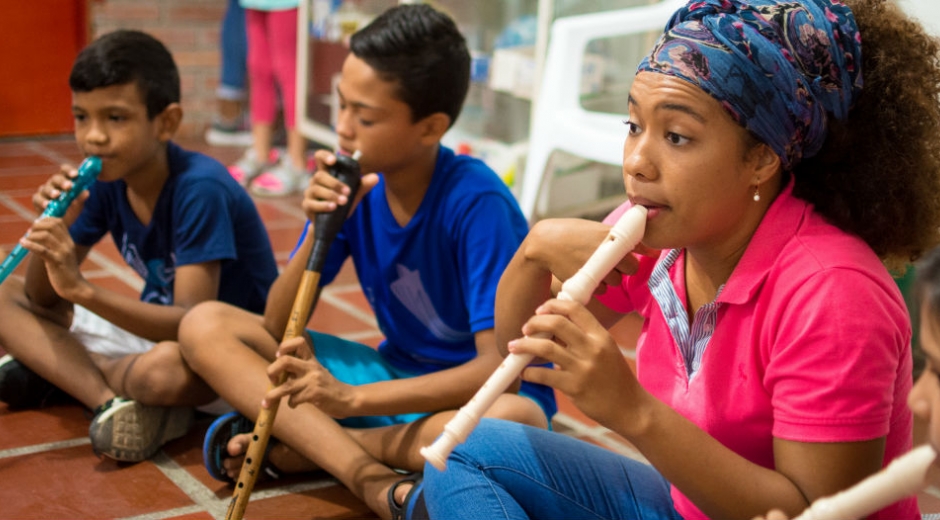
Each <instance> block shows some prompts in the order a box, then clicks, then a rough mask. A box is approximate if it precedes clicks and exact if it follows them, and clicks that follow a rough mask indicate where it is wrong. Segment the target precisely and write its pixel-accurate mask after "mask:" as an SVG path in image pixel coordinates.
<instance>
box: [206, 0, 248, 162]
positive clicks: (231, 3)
mask: <svg viewBox="0 0 940 520" xmlns="http://www.w3.org/2000/svg"><path fill="white" fill-rule="evenodd" d="M219 53H220V55H221V61H222V64H221V65H222V66H221V69H220V71H219V86H218V88H217V89H216V99H217V100H218V112H217V113H216V115H215V117H214V118H213V121H212V126H211V127H210V129H209V131H208V132H207V133H206V141H207V142H208V143H209V144H214V145H229V146H250V145H251V132H250V131H249V125H248V118H247V117H246V116H247V113H246V112H247V111H246V104H247V103H246V101H247V89H246V84H247V73H248V70H247V69H248V64H247V61H248V40H247V35H246V34H245V10H244V9H243V8H242V7H241V6H240V5H239V4H238V0H228V7H227V8H226V10H225V17H224V18H223V19H222V28H221V34H220V42H219Z"/></svg>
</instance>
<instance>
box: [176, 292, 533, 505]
mask: <svg viewBox="0 0 940 520" xmlns="http://www.w3.org/2000/svg"><path fill="white" fill-rule="evenodd" d="M278 346H279V345H278V343H277V341H276V340H275V339H274V338H273V337H272V336H271V335H270V334H269V333H268V332H267V331H266V330H265V328H264V326H263V324H262V317H261V316H258V315H255V314H251V313H249V312H246V311H244V310H242V309H238V308H236V307H232V306H229V305H226V304H221V303H218V302H207V303H203V304H200V305H199V306H197V307H195V308H194V309H193V310H192V311H190V312H189V313H188V314H187V315H186V317H185V318H184V319H183V322H182V323H181V326H180V348H181V350H182V352H183V356H184V358H185V359H186V362H187V363H188V364H189V365H190V366H191V367H192V368H193V370H195V371H196V373H198V374H199V375H200V376H201V377H202V378H203V379H204V380H205V381H206V382H208V383H209V385H210V386H212V388H214V389H216V391H217V392H218V394H219V395H220V397H222V398H223V399H225V400H226V401H227V402H228V403H230V404H231V405H232V406H233V407H234V408H235V409H236V410H238V411H240V412H241V413H242V414H243V415H245V416H246V417H248V418H249V419H251V420H252V421H255V420H256V419H257V414H258V411H259V407H260V403H261V399H262V397H264V395H265V394H266V393H267V391H268V390H269V388H270V384H271V383H270V381H269V379H268V376H267V372H266V370H267V368H268V365H270V363H271V360H273V359H274V354H275V353H276V352H277V349H278ZM282 404H283V405H282V406H280V407H279V408H278V413H277V415H276V417H275V421H274V425H273V429H272V435H273V436H274V437H276V438H277V439H278V440H279V441H280V442H281V443H282V444H279V445H277V446H274V447H272V449H271V451H270V453H269V457H270V459H269V463H271V464H272V465H274V466H275V467H276V468H277V469H278V470H280V471H282V472H287V473H289V472H299V471H310V470H315V469H319V470H324V471H326V472H328V473H329V474H331V475H333V476H334V477H336V478H337V479H338V480H339V481H340V482H342V483H343V484H344V485H345V486H346V487H347V488H348V489H349V490H350V491H352V492H353V493H354V494H355V495H356V496H358V497H359V498H360V499H362V500H363V501H364V502H365V503H366V505H367V506H368V507H369V508H370V509H372V511H374V512H376V513H377V514H379V515H380V516H382V517H383V518H390V514H391V513H390V510H389V504H388V499H387V495H388V490H389V489H390V488H391V487H392V486H393V485H394V484H395V483H397V482H398V481H399V480H401V479H402V478H403V475H402V474H401V473H399V472H398V471H395V469H398V470H405V471H409V472H418V471H421V470H422V469H423V468H424V459H423V458H422V457H421V455H420V453H419V449H420V448H421V447H423V446H426V445H428V444H431V443H432V442H433V441H434V439H435V438H437V436H438V435H439V434H440V433H441V432H442V431H443V428H444V425H445V424H446V423H447V421H448V420H450V418H451V417H452V416H453V414H454V413H455V412H454V411H448V412H442V413H437V414H433V415H429V416H426V417H424V418H421V419H418V420H416V421H413V422H410V423H406V424H395V425H391V426H383V427H377V428H346V427H343V426H342V425H340V424H339V423H338V422H337V421H336V419H334V418H332V417H330V416H328V415H326V414H325V413H323V412H322V411H320V410H319V409H318V408H317V407H315V406H313V405H311V404H308V403H302V404H300V405H298V406H297V407H295V408H291V407H290V406H287V403H282ZM487 416H489V417H499V418H503V419H509V420H514V421H517V422H523V423H526V424H532V425H535V426H541V427H545V426H546V424H547V421H546V418H545V414H544V413H543V412H542V410H541V408H540V407H539V406H538V405H537V404H535V402H534V401H532V400H530V399H528V398H526V397H521V396H518V395H511V394H507V395H504V396H501V397H500V399H499V400H498V401H497V403H496V405H494V406H493V407H492V408H491V409H490V412H489V413H488V414H487ZM249 441H250V435H249V434H244V435H238V436H235V437H233V438H232V439H231V441H230V442H229V445H228V451H229V453H230V454H232V455H233V457H232V459H230V460H227V461H226V462H225V463H224V465H225V469H226V470H227V471H228V472H229V476H230V477H232V478H233V479H235V478H237V476H238V472H239V470H240V468H241V466H240V463H241V460H242V458H243V455H244V452H245V451H246V450H247V447H248V443H249ZM408 489H409V487H408V486H404V485H403V486H399V488H396V498H397V499H398V502H399V503H400V501H401V499H402V498H403V496H404V495H405V494H406V493H407V491H408ZM398 495H401V496H398Z"/></svg>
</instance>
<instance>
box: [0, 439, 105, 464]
mask: <svg viewBox="0 0 940 520" xmlns="http://www.w3.org/2000/svg"><path fill="white" fill-rule="evenodd" d="M84 444H91V439H90V438H88V437H78V438H75V439H67V440H64V441H55V442H47V443H44V444H33V445H31V446H23V447H20V448H10V449H8V450H0V459H5V458H9V457H19V456H21V455H32V454H34V453H42V452H44V451H54V450H61V449H63V448H73V447H75V446H82V445H84Z"/></svg>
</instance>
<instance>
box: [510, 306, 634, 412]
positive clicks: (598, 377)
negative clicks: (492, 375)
mask: <svg viewBox="0 0 940 520" xmlns="http://www.w3.org/2000/svg"><path fill="white" fill-rule="evenodd" d="M522 331H523V333H524V334H525V335H526V337H524V338H520V339H517V340H514V341H511V342H509V351H510V352H511V353H517V354H532V355H534V356H535V357H536V358H541V359H544V360H547V361H550V362H552V363H554V368H541V367H528V368H526V369H525V371H523V373H522V376H523V379H525V380H526V381H530V382H532V383H540V384H544V385H548V386H551V387H553V388H556V389H558V390H559V391H561V392H563V393H564V394H565V395H567V396H569V397H570V398H571V400H572V402H573V403H574V404H575V406H577V407H578V408H579V409H580V410H581V411H583V412H584V413H585V414H586V415H587V416H588V417H590V418H592V419H594V420H595V421H597V422H598V423H600V424H604V425H610V424H613V422H614V420H615V418H616V419H617V420H621V421H622V420H623V413H624V411H625V410H627V411H628V410H629V409H630V404H631V403H633V402H635V400H636V399H637V398H638V397H639V396H640V395H641V394H642V393H643V392H644V391H643V389H642V388H641V387H640V385H639V382H638V381H637V380H636V377H635V376H634V374H633V371H632V370H631V369H630V366H629V365H628V364H627V362H626V360H625V359H624V357H623V353H621V351H620V347H618V346H617V343H616V342H615V341H614V339H613V337H611V335H610V333H609V332H608V331H607V329H605V328H604V327H603V326H602V325H601V324H600V323H599V322H598V321H597V319H596V318H595V317H594V315H593V314H591V313H590V311H588V310H587V309H586V308H585V307H584V306H583V305H580V304H578V303H576V302H572V301H564V300H558V299H552V300H548V301H547V302H545V303H544V304H543V305H541V306H540V307H539V308H538V309H536V313H535V316H533V317H532V318H531V319H529V321H527V322H526V323H525V325H523V328H522ZM537 336H542V337H537ZM545 338H550V339H545ZM611 403H616V404H617V405H616V406H612V405H611Z"/></svg>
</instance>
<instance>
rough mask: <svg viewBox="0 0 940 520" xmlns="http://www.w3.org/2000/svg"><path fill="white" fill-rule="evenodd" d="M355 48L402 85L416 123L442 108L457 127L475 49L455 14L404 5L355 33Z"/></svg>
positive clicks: (383, 75)
mask: <svg viewBox="0 0 940 520" xmlns="http://www.w3.org/2000/svg"><path fill="white" fill-rule="evenodd" d="M350 48H351V50H352V53H353V54H354V55H355V56H356V57H357V58H359V59H361V60H362V61H364V62H366V64H368V65H369V66H370V67H372V68H373V69H374V70H375V71H376V72H377V73H378V74H379V77H381V78H382V79H385V80H388V81H390V82H394V83H397V85H398V92H399V95H400V97H401V100H402V101H404V102H405V103H406V104H407V105H408V106H409V107H410V108H411V118H412V121H419V120H421V119H423V118H425V117H427V116H429V115H431V114H433V113H436V112H443V113H445V114H447V115H448V116H450V123H451V125H453V124H454V122H455V121H456V120H457V115H458V114H460V108H461V107H462V106H463V102H464V99H465V98H466V97H467V89H468V88H469V87H470V52H469V51H468V50H467V42H466V40H465V39H464V37H463V35H462V34H460V31H459V30H458V29H457V25H456V24H455V23H454V21H453V20H452V19H451V18H450V17H448V16H447V15H445V14H443V13H441V12H438V11H436V10H434V9H433V8H432V7H430V6H428V5H425V4H403V5H398V6H395V7H392V8H391V9H388V10H387V11H385V12H384V13H382V14H381V15H380V16H379V17H378V18H376V19H375V20H373V21H372V23H370V24H369V25H367V26H366V27H364V28H362V29H361V30H359V31H358V32H356V33H355V34H353V36H352V39H351V40H350Z"/></svg>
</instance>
